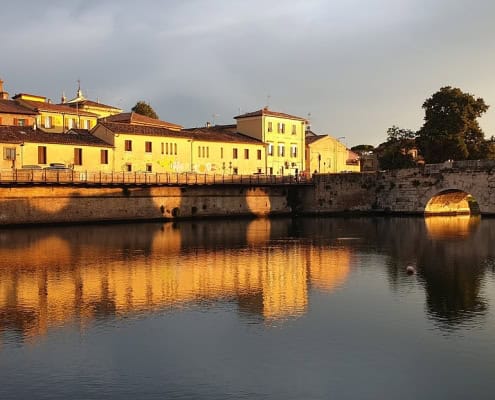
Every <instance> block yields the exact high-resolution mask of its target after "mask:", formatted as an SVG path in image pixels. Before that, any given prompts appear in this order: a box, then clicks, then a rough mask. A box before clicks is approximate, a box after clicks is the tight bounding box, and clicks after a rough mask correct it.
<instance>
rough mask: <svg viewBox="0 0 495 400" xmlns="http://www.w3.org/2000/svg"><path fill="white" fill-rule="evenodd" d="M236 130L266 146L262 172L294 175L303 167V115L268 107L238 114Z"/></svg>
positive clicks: (304, 129) (304, 126) (304, 123)
mask: <svg viewBox="0 0 495 400" xmlns="http://www.w3.org/2000/svg"><path fill="white" fill-rule="evenodd" d="M234 118H235V119H236V120H237V131H238V132H239V133H242V134H244V135H247V136H251V137H252V138H255V139H257V140H259V141H261V142H263V143H264V144H265V146H266V161H265V169H264V171H263V173H265V174H268V175H295V174H297V173H299V172H301V171H303V170H304V168H305V162H304V157H305V154H304V143H305V141H304V135H305V132H306V123H307V121H306V120H305V119H304V118H300V117H296V116H293V115H289V114H284V113H280V112H275V111H271V110H269V109H268V107H265V108H263V109H261V110H258V111H255V112H251V113H247V114H242V115H238V116H237V117H234Z"/></svg>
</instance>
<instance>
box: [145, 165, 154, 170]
mask: <svg viewBox="0 0 495 400" xmlns="http://www.w3.org/2000/svg"><path fill="white" fill-rule="evenodd" d="M152 171H153V165H151V164H146V172H152Z"/></svg>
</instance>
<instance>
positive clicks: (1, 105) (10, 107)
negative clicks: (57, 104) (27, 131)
mask: <svg viewBox="0 0 495 400" xmlns="http://www.w3.org/2000/svg"><path fill="white" fill-rule="evenodd" d="M0 113H8V114H24V115H37V114H38V113H37V112H35V111H32V110H31V109H29V108H27V107H23V106H21V105H20V104H17V102H16V101H14V100H0Z"/></svg>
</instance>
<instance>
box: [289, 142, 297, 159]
mask: <svg viewBox="0 0 495 400" xmlns="http://www.w3.org/2000/svg"><path fill="white" fill-rule="evenodd" d="M290 155H291V157H297V145H295V144H292V145H291V146H290Z"/></svg>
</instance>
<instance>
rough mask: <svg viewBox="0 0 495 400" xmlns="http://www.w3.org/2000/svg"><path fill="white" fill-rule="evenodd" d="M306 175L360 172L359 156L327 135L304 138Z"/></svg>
mask: <svg viewBox="0 0 495 400" xmlns="http://www.w3.org/2000/svg"><path fill="white" fill-rule="evenodd" d="M305 171H306V173H308V174H312V173H320V174H330V173H338V172H343V171H346V172H349V171H350V172H360V166H359V156H358V155H357V154H355V153H354V152H352V151H351V150H349V149H348V148H347V147H346V146H345V145H344V144H343V143H341V142H340V141H338V140H337V139H335V138H333V137H331V136H328V135H314V134H312V135H308V136H306V168H305Z"/></svg>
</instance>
